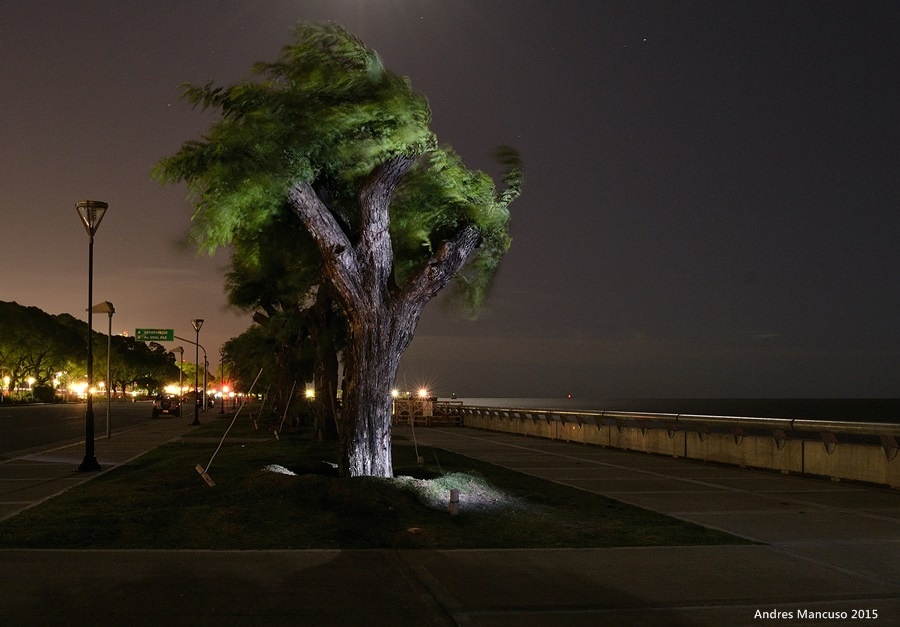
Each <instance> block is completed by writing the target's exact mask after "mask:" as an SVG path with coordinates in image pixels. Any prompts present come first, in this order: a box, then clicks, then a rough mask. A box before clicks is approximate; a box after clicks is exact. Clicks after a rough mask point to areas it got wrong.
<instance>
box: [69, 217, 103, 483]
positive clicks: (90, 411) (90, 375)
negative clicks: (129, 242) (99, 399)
mask: <svg viewBox="0 0 900 627" xmlns="http://www.w3.org/2000/svg"><path fill="white" fill-rule="evenodd" d="M108 208H109V205H107V204H106V203H105V202H100V201H99V200H82V201H81V202H79V203H76V205H75V210H76V211H77V212H78V217H79V218H81V223H82V224H84V230H85V231H87V234H88V237H89V238H90V244H89V245H88V312H87V314H88V336H87V339H88V342H87V346H88V354H87V379H88V381H87V382H88V391H87V410H85V412H84V460H83V461H82V462H81V465H80V466H79V467H78V471H79V472H87V471H92V470H102V468H100V464H98V463H97V457H96V456H95V455H94V404H93V394H92V393H91V386H93V384H94V348H93V338H92V337H91V336H92V335H93V333H94V319H93V317H92V313H93V312H92V311H91V310H92V307H91V302H92V301H93V300H94V294H93V292H94V234H95V233H96V232H97V229H98V228H99V227H100V221H101V220H103V216H104V215H105V214H106V210H107V209H108Z"/></svg>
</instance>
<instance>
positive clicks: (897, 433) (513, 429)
mask: <svg viewBox="0 0 900 627" xmlns="http://www.w3.org/2000/svg"><path fill="white" fill-rule="evenodd" d="M451 411H452V413H455V414H458V416H459V419H460V423H461V424H462V425H463V426H466V427H473V428H476V429H487V430H491V431H502V432H505V433H516V434H519V435H523V436H528V437H540V438H549V439H553V440H562V441H566V442H580V443H583V444H592V445H599V446H608V447H613V448H618V449H623V450H629V451H642V452H645V453H655V454H659V455H670V456H672V457H683V458H687V459H696V460H700V461H708V462H717V463H722V464H732V465H735V466H740V467H747V468H764V469H771V470H778V471H781V472H783V473H797V474H806V475H815V476H823V477H830V478H832V479H834V480H841V479H846V480H853V481H864V482H867V483H875V484H880V485H886V486H891V487H894V488H900V456H898V455H897V453H898V450H900V445H898V438H900V425H898V424H892V423H875V422H834V421H819V420H792V419H788V418H753V417H741V416H701V415H689V414H653V413H642V412H615V411H579V412H572V411H557V410H552V409H540V410H536V409H515V408H496V407H475V406H467V405H461V406H453V408H452V410H451Z"/></svg>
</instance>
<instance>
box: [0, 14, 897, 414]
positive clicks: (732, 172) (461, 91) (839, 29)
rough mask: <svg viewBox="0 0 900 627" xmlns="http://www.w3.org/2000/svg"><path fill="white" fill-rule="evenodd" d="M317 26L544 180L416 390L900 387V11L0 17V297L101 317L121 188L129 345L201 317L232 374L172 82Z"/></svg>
mask: <svg viewBox="0 0 900 627" xmlns="http://www.w3.org/2000/svg"><path fill="white" fill-rule="evenodd" d="M325 20H333V21H335V22H337V23H339V24H341V25H343V26H345V27H346V28H348V29H349V30H350V31H351V32H353V33H355V34H356V35H358V36H360V37H361V38H363V40H364V41H366V43H367V44H368V45H369V46H371V47H373V48H375V49H376V50H377V51H378V52H379V54H380V55H381V57H382V60H383V61H384V63H385V65H386V66H387V67H388V68H389V69H391V70H393V71H394V72H396V73H398V74H402V75H406V76H409V77H410V79H411V80H412V83H413V86H414V87H415V88H416V89H418V90H419V91H421V92H423V93H424V94H425V95H426V96H427V97H428V99H429V101H430V103H431V107H432V111H433V117H434V121H433V125H432V128H433V129H434V130H435V132H436V133H437V136H438V138H439V140H440V141H441V142H443V143H447V144H450V145H452V146H453V147H454V148H455V149H456V150H457V151H458V152H459V153H460V154H461V155H462V157H463V159H464V160H465V161H466V163H467V164H468V165H469V166H470V167H474V168H480V169H485V170H487V171H489V172H491V173H493V174H496V173H497V170H496V168H495V167H494V166H493V165H492V159H491V155H492V153H493V150H494V148H495V147H496V146H497V145H500V144H510V145H513V146H515V147H517V148H518V149H519V150H520V152H521V154H522V157H523V159H524V161H525V165H526V168H527V170H526V188H525V193H524V195H523V197H522V198H520V199H519V200H518V201H516V202H515V203H514V204H513V205H512V207H511V210H512V213H513V226H512V236H513V246H512V249H511V250H510V252H509V254H508V256H507V258H506V260H505V261H504V264H503V267H502V269H501V271H500V273H499V275H498V276H497V280H496V283H495V286H494V290H493V293H492V295H491V297H490V299H489V301H488V304H487V308H486V310H485V311H484V313H483V315H482V316H481V317H480V319H478V320H477V321H474V322H473V321H469V320H465V319H462V318H460V317H459V316H457V315H456V314H455V313H453V311H452V310H451V309H448V308H447V307H445V306H444V303H442V302H441V299H438V301H437V302H433V303H432V304H431V305H430V306H429V307H428V308H427V309H426V312H425V314H424V316H423V318H422V321H421V324H420V326H419V331H418V334H417V336H416V339H415V340H414V342H413V344H412V346H411V347H410V349H409V350H408V351H407V353H406V356H405V358H404V363H403V367H402V372H401V375H400V381H399V382H398V383H399V384H400V386H401V387H414V386H418V385H421V384H426V383H427V384H429V385H430V386H431V388H432V390H434V391H435V392H437V393H439V394H441V395H449V394H450V393H451V392H456V393H457V394H459V395H460V396H544V397H549V396H557V397H562V396H564V395H566V394H572V395H573V396H575V397H593V398H604V397H605V398H623V397H681V398H687V397H869V396H874V397H897V396H900V324H898V322H900V316H898V309H900V285H898V279H897V273H898V269H900V212H898V209H900V167H898V166H900V117H898V113H900V37H898V35H897V34H898V32H900V3H897V2H895V1H890V2H877V1H868V2H862V3H860V2H846V1H841V2H774V1H772V2H765V1H755V2H737V1H729V2H721V1H719V0H714V1H709V2H668V1H667V2H624V1H621V2H603V1H600V0H585V1H572V0H570V1H566V2H551V1H528V0H504V1H500V0H458V1H453V2H450V1H447V0H417V1H414V0H378V1H375V0H369V1H365V0H327V1H326V0H322V1H309V0H305V1H304V0H293V1H287V0H267V1H265V2H258V1H249V0H246V1H240V2H239V1H227V0H222V1H212V0H199V1H193V2H188V1H175V0H170V1H159V2H144V1H138V0H133V1H123V0H105V1H100V0H96V1H90V0H72V1H62V0H30V1H28V2H22V1H16V0H0V203H2V205H3V209H2V212H0V218H2V219H0V277H2V278H0V300H5V301H17V302H18V303H20V304H22V305H34V306H37V307H40V308H41V309H43V310H45V311H47V312H49V313H53V314H57V313H64V312H66V313H71V314H73V315H75V316H78V317H82V318H84V317H85V314H84V313H83V312H84V310H85V308H86V307H87V256H88V255H87V253H88V237H87V235H86V233H85V231H84V229H83V227H82V226H81V224H80V222H79V219H78V217H77V215H76V212H75V208H74V206H75V203H76V202H78V201H80V200H84V199H92V200H102V201H105V202H107V203H109V212H108V213H107V215H106V217H105V218H104V220H103V223H102V224H101V226H100V229H99V231H98V232H97V236H96V240H95V258H94V261H95V270H94V299H93V300H94V302H95V303H97V302H100V301H103V300H109V301H111V302H113V304H114V305H115V307H116V310H117V313H116V316H115V318H114V319H113V325H114V332H116V333H121V332H122V331H127V332H128V333H129V334H133V333H134V330H135V328H138V327H162V328H174V329H175V333H176V334H177V335H181V336H182V337H189V338H192V337H193V329H192V328H191V325H190V320H191V319H192V318H204V319H205V320H206V323H205V325H204V327H203V329H202V330H201V333H200V342H201V344H203V345H204V346H205V347H206V348H207V351H208V352H209V355H210V361H211V362H213V363H214V364H217V362H218V354H219V347H220V345H221V344H222V343H223V342H224V341H225V340H227V339H228V338H230V337H233V336H235V335H238V334H239V333H241V332H242V331H243V330H244V329H245V328H246V327H247V326H248V325H249V324H250V317H249V314H246V313H242V312H235V311H233V310H230V309H228V307H227V305H226V299H225V296H224V293H223V289H222V285H223V280H222V272H223V269H224V268H225V267H226V266H227V263H228V254H227V252H222V253H220V254H218V255H217V256H215V257H208V256H198V255H197V254H196V253H195V252H194V251H193V250H192V249H191V248H190V247H187V246H185V244H184V236H185V234H186V232H187V229H188V227H189V225H190V216H191V208H190V206H189V205H188V203H187V201H186V191H185V188H184V187H183V186H171V187H161V186H159V185H158V184H157V183H155V182H153V181H152V180H151V179H150V170H151V168H152V167H153V165H154V164H155V163H156V162H157V161H158V160H159V159H161V158H162V157H165V156H168V155H170V154H173V153H174V152H176V151H177V150H178V148H179V147H180V145H181V144H182V142H184V141H185V140H188V139H193V138H198V137H199V136H200V135H201V134H202V133H203V132H204V131H205V130H206V129H207V128H208V125H209V120H210V118H209V117H208V116H207V115H206V114H203V113H200V112H197V111H193V110H191V108H190V107H189V106H187V105H186V104H184V103H182V102H180V101H179V94H180V91H179V84H180V83H182V82H193V83H201V84H202V83H205V82H206V81H208V80H210V79H214V80H215V82H217V83H218V84H229V83H231V82H234V81H236V80H239V79H241V78H243V77H244V76H246V75H247V74H248V71H249V68H250V65H251V64H252V63H253V62H256V61H271V60H274V59H275V58H276V57H277V54H278V51H279V49H280V48H281V46H282V45H284V44H286V43H288V41H289V40H290V38H291V32H292V29H293V27H294V25H295V24H296V23H298V22H300V21H325ZM106 322H107V321H106V316H105V315H103V316H95V329H96V330H98V331H103V332H105V331H106ZM178 344H183V343H180V342H176V343H173V344H171V345H168V346H169V347H170V348H174V347H175V346H176V345H178ZM185 348H186V349H188V350H186V351H185V352H186V353H190V354H191V355H192V353H193V351H192V349H191V348H190V345H186V344H185Z"/></svg>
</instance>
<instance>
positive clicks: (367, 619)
mask: <svg viewBox="0 0 900 627" xmlns="http://www.w3.org/2000/svg"><path fill="white" fill-rule="evenodd" d="M191 429H192V427H190V426H188V425H186V424H185V423H184V422H183V421H179V420H177V419H169V420H159V421H148V422H147V423H146V424H145V425H143V426H141V427H139V428H135V429H133V430H130V431H128V432H126V433H123V434H117V436H116V437H114V438H112V439H110V440H106V439H98V440H97V445H96V446H97V456H98V461H99V462H100V463H101V465H103V466H104V468H105V469H112V468H114V467H115V466H116V465H119V464H127V463H128V462H129V460H132V459H134V458H135V457H136V456H137V455H139V454H140V452H143V450H149V449H150V448H153V447H155V446H157V445H159V444H161V443H162V442H165V441H170V440H172V439H177V438H179V437H180V436H181V435H183V434H184V433H187V432H189V431H190V430H191ZM413 437H415V442H416V443H417V444H418V446H420V447H421V446H434V447H439V448H444V449H447V450H451V451H454V452H457V453H460V454H463V455H468V456H471V457H474V458H478V459H481V460H485V461H488V462H491V463H495V464H498V465H502V466H505V467H508V468H512V469H515V470H518V471H520V472H526V473H529V474H533V475H536V476H541V477H544V478H546V479H549V480H551V481H556V482H558V483H561V484H566V485H572V486H575V487H578V488H580V489H585V490H590V491H593V492H597V493H599V494H604V495H606V496H609V497H612V498H615V499H619V500H621V501H625V502H628V503H633V504H636V505H639V506H641V507H645V508H647V509H651V510H655V511H659V512H663V513H666V514H669V515H672V516H676V517H678V518H683V519H685V520H691V521H694V522H698V523H700V524H703V525H706V526H709V527H714V528H717V529H722V530H724V531H728V532H730V533H733V534H736V535H739V536H742V537H744V538H749V539H752V540H754V541H756V542H757V543H758V544H753V545H732V546H703V547H660V548H637V549H634V548H612V549H577V550H572V549H566V550H554V549H545V550H475V551H469V550H465V551H452V550H445V551H409V552H404V551H239V552H235V551H219V552H215V551H27V550H4V551H0V565H2V568H0V616H3V617H4V624H9V625H62V624H66V625H69V624H78V623H86V624H87V623H89V624H94V625H121V624H129V625H159V624H168V625H256V624H259V625H263V624H264V625H342V626H343V625H401V626H402V625H409V626H413V625H415V626H419V625H476V626H485V627H487V626H492V627H493V626H505V625H510V626H511V625H521V626H525V627H530V626H538V625H540V626H544V625H550V624H552V625H578V626H580V625H585V626H587V625H592V626H594V625H696V626H704V625H709V626H713V625H716V626H720V625H729V626H730V625H766V624H768V625H775V624H791V625H838V624H860V623H862V624H871V625H897V624H900V493H898V492H896V491H892V490H889V489H886V488H879V487H874V486H869V485H862V484H850V483H838V482H831V481H827V480H821V479H812V478H805V477H794V476H785V475H782V474H779V473H772V472H765V471H754V470H747V469H739V468H729V467H723V466H719V465H715V464H703V463H698V462H694V461H690V460H682V459H672V458H668V457H663V456H657V455H649V454H645V453H635V452H627V451H617V450H612V449H607V448H601V447H594V446H586V445H582V444H574V443H565V442H555V441H547V440H539V439H535V438H525V437H522V436H516V435H510V434H502V433H494V432H489V431H483V430H476V429H468V428H433V429H421V428H417V429H416V430H415V435H414V436H413V431H412V429H410V428H409V427H398V428H396V429H395V442H396V445H398V446H403V445H412V443H413ZM82 449H83V443H82V444H81V445H80V446H79V444H78V443H75V444H71V445H68V446H61V447H54V448H52V449H50V450H42V451H37V450H36V451H29V452H27V454H25V455H23V456H21V457H20V458H17V459H13V460H8V461H5V462H4V463H2V464H0V507H2V508H3V509H2V510H0V511H2V512H4V513H5V515H14V513H15V511H16V510H17V509H21V508H23V507H26V506H28V505H29V504H30V502H37V501H39V500H41V499H44V498H51V497H52V495H53V493H54V490H56V492H59V491H60V490H63V489H67V488H69V487H71V486H72V485H73V484H75V483H77V482H79V481H82V480H85V479H88V480H89V479H90V478H91V476H96V475H91V476H88V477H85V476H84V475H78V476H77V477H73V473H72V472H71V468H72V464H73V462H75V463H77V461H79V460H80V453H79V452H80V451H81V450H82ZM107 472H108V470H107ZM26 484H29V485H30V486H31V488H33V489H32V490H28V489H23V488H24V487H26ZM29 499H33V501H29ZM465 514H466V512H465V508H464V502H463V504H462V511H461V514H460V515H463V516H464V515H465ZM197 524H203V521H197ZM0 532H2V523H0Z"/></svg>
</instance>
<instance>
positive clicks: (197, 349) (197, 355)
mask: <svg viewBox="0 0 900 627" xmlns="http://www.w3.org/2000/svg"><path fill="white" fill-rule="evenodd" d="M191 325H192V326H193V327H194V331H195V332H196V333H197V342H196V343H195V344H194V422H192V423H191V424H192V425H199V424H200V407H199V405H198V404H197V387H198V386H199V385H200V381H199V377H200V327H202V326H203V320H202V319H201V318H196V319H194V320H191ZM204 352H206V351H204ZM204 361H206V357H205V356H204Z"/></svg>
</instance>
